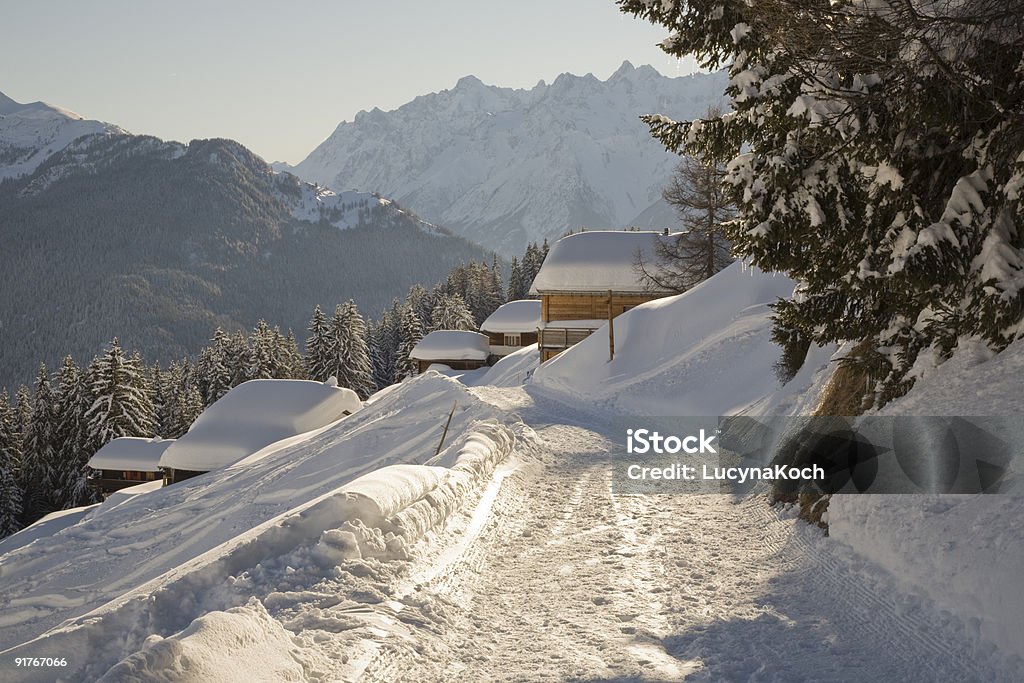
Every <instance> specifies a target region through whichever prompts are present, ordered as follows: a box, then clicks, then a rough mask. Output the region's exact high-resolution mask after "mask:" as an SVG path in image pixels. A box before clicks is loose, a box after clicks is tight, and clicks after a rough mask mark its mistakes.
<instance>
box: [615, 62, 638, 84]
mask: <svg viewBox="0 0 1024 683" xmlns="http://www.w3.org/2000/svg"><path fill="white" fill-rule="evenodd" d="M635 70H636V67H635V66H633V62H631V61H629V60H628V59H626V60H623V62H622V65H621V66H619V68H618V69H616V70H615V72H614V73H613V74H612V75H611V78H609V80H611V79H612V78H622V77H623V76H628V75H629V74H631V73H633V71H635Z"/></svg>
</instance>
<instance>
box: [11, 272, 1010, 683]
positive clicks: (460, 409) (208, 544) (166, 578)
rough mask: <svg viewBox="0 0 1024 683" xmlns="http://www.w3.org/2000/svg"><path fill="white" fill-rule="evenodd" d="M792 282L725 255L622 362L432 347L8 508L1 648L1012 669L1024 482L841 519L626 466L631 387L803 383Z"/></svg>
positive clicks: (304, 663)
mask: <svg viewBox="0 0 1024 683" xmlns="http://www.w3.org/2000/svg"><path fill="white" fill-rule="evenodd" d="M791 288H792V283H790V282H788V281H787V280H785V279H784V278H779V277H777V276H771V275H765V274H761V273H758V272H756V271H750V270H744V269H743V268H742V267H741V266H738V265H737V266H733V267H731V268H730V269H727V270H726V271H723V272H722V273H721V274H719V275H718V276H716V277H715V278H714V279H712V280H711V281H709V282H708V283H705V284H704V285H702V286H701V287H699V288H696V289H694V290H692V291H691V292H689V293H687V294H684V295H681V296H679V297H673V298H671V299H664V300H661V301H657V302H652V303H651V304H645V305H644V306H641V307H638V308H637V309H634V310H632V311H630V312H628V313H626V314H624V315H623V316H621V317H620V318H619V319H617V321H616V323H617V325H620V327H617V328H616V332H617V334H616V339H617V341H618V342H619V344H620V346H619V348H618V351H617V354H616V360H615V361H614V362H612V363H609V362H607V359H606V357H605V355H604V353H605V352H606V349H607V347H606V345H605V344H606V338H602V335H601V333H600V332H599V333H598V334H597V335H596V337H597V338H596V339H591V340H588V341H586V342H584V343H582V344H579V345H578V346H576V347H574V348H573V349H571V350H569V351H567V352H566V353H564V354H563V355H561V356H559V357H558V358H557V359H556V360H555V361H552V362H549V363H547V364H546V365H545V366H544V367H542V368H539V369H538V368H537V367H536V363H537V351H536V348H535V347H533V348H530V349H524V350H522V351H519V352H517V353H514V354H512V355H510V356H508V357H506V358H504V359H502V360H501V361H499V363H497V364H496V365H495V366H494V367H493V368H486V369H481V370H478V371H473V372H471V373H462V374H460V375H459V378H460V380H461V383H460V382H459V381H455V380H454V379H452V378H449V377H444V376H442V375H440V374H438V373H434V372H429V373H426V374H425V375H424V376H422V377H419V378H416V379H414V380H412V381H408V382H404V383H402V384H400V385H397V386H395V387H390V388H388V389H387V390H385V391H383V392H380V393H379V394H378V395H376V396H374V397H371V399H370V400H369V401H367V402H366V404H365V405H364V407H363V408H362V409H361V410H360V411H358V412H357V413H355V414H354V415H352V416H351V417H348V418H346V419H343V420H340V421H337V422H333V423H330V424H327V425H326V426H323V427H320V428H317V429H314V430H312V431H309V432H305V433H302V434H297V435H294V436H292V437H290V438H288V439H285V440H283V441H278V442H275V443H274V444H272V445H270V446H267V447H266V448H264V449H263V450H261V451H259V452H257V453H256V454H254V455H251V456H249V457H247V458H244V459H242V460H240V461H238V462H236V463H235V464H234V465H232V466H230V467H228V468H226V469H223V470H220V471H218V472H213V473H210V474H207V475H203V476H200V477H197V478H195V479H192V480H189V481H186V482H184V483H181V484H176V485H173V486H170V487H166V488H158V489H156V490H152V488H151V489H148V490H147V491H144V492H141V491H140V492H138V493H137V494H136V495H126V496H124V497H122V498H121V499H119V500H116V501H115V500H114V499H113V498H111V499H110V500H108V501H107V502H106V503H104V504H103V505H100V506H93V508H90V509H86V510H84V511H73V512H70V513H68V514H67V515H66V517H68V518H70V519H71V522H70V523H69V524H68V525H67V526H64V528H61V529H59V530H56V531H53V533H52V535H49V536H47V535H45V534H44V533H38V530H37V532H33V534H32V535H31V540H30V541H29V542H28V543H22V544H20V547H15V548H13V549H10V550H8V549H7V548H5V547H4V546H5V545H6V544H7V543H8V542H10V541H14V540H15V539H17V538H18V536H20V535H21V534H18V535H15V536H13V537H11V539H8V541H5V542H4V544H0V552H4V554H2V555H0V579H2V580H0V606H2V612H0V647H4V648H8V649H6V650H4V651H2V652H0V663H2V665H3V666H5V667H7V666H9V663H10V662H11V661H12V658H13V657H15V656H35V657H45V656H58V657H67V658H68V660H69V666H68V667H67V668H66V669H64V670H62V671H60V672H55V671H54V670H53V669H45V668H37V669H24V670H21V671H18V676H19V679H18V680H52V679H53V678H54V677H55V675H56V674H57V673H59V674H61V675H63V676H65V677H66V678H67V679H68V680H90V681H91V680H97V679H101V680H111V681H117V680H132V679H133V677H136V678H142V679H145V680H169V681H170V680H174V681H210V680H216V681H245V682H246V683H248V682H249V681H252V680H259V679H261V678H267V677H271V678H273V679H276V680H308V681H333V680H354V679H361V680H367V681H394V680H495V679H497V680H566V679H573V680H607V679H626V680H680V679H681V678H683V677H685V678H686V679H687V680H695V681H701V680H708V681H719V680H759V681H793V680H849V681H864V680H899V681H935V680H985V681H1015V680H1021V679H1022V677H1024V669H1022V664H1021V659H1020V655H1021V652H1022V651H1021V649H1020V641H1019V634H1020V633H1021V623H1020V618H1019V615H1020V614H1021V610H1020V608H1019V597H1018V596H1019V595H1020V594H1021V591H1020V590H1019V588H1020V583H1019V572H1018V571H1017V567H1019V565H1020V560H1021V558H1020V557H1019V554H1020V549H1021V548H1022V547H1024V543H1022V535H1024V532H1022V528H1024V525H1022V524H1020V521H1021V514H1022V512H1024V510H1022V508H1021V506H1020V499H1019V498H1018V499H1014V498H1012V497H1004V496H995V497H990V498H988V499H979V498H977V497H974V498H964V499H956V500H953V499H952V498H954V497H948V496H946V497H923V496H921V497H899V496H889V497H885V498H884V499H871V498H867V497H864V498H856V497H846V498H843V499H842V500H840V499H839V498H838V497H835V498H833V501H832V506H833V507H832V508H831V509H830V511H829V514H830V520H831V522H832V525H833V534H832V536H825V535H823V534H822V532H821V531H820V530H818V529H816V528H814V527H810V526H807V525H805V524H803V523H802V522H798V521H797V520H796V519H795V517H794V513H793V511H791V510H787V509H770V508H768V507H767V505H766V504H765V503H766V501H765V499H764V498H763V497H760V496H753V497H750V498H747V499H742V500H739V499H736V498H734V497H732V496H725V495H674V496H673V495H647V496H638V495H622V494H619V493H616V491H615V489H614V487H613V486H612V482H611V472H612V468H611V464H612V460H613V458H614V457H615V453H616V448H617V447H616V446H615V443H616V442H617V438H616V437H618V436H620V435H618V434H616V433H615V427H614V426H613V421H612V420H611V419H610V418H611V417H612V416H613V415H616V414H622V413H630V414H639V413H642V412H643V411H645V410H650V411H657V412H658V413H660V414H663V415H664V414H668V415H671V414H676V415H680V414H683V415H685V414H688V413H689V412H690V411H693V412H692V414H695V415H707V414H725V413H728V412H746V413H748V414H757V412H759V411H763V412H777V413H797V412H806V411H808V410H811V409H813V407H814V405H815V403H816V401H817V397H818V395H819V394H820V391H821V387H822V386H823V384H824V383H825V382H826V381H827V380H828V378H829V376H830V373H831V372H832V371H833V370H834V367H835V364H834V363H832V362H830V361H831V360H833V355H834V354H835V353H836V350H835V349H832V348H820V349H813V350H812V351H811V353H810V354H809V359H808V362H807V363H806V364H805V368H804V369H803V370H801V372H800V373H799V374H798V375H797V377H796V378H795V379H794V380H792V381H791V382H790V383H788V384H786V385H785V386H781V387H780V386H779V383H778V380H777V379H776V378H775V375H774V372H773V370H772V364H773V363H774V361H775V359H776V358H777V353H778V350H777V349H776V348H775V347H774V345H772V344H771V342H770V339H768V329H769V324H770V323H769V320H768V318H767V310H766V304H767V303H769V302H770V301H771V300H773V299H774V297H776V296H783V295H786V294H787V293H788V291H791ZM620 330H621V333H620ZM1019 352H1020V348H1019V347H1018V346H1015V347H1011V350H1010V351H1008V352H1007V353H1006V354H1003V355H1000V356H996V357H994V358H989V359H987V360H982V359H981V358H980V357H979V356H977V355H976V354H975V355H974V356H970V352H969V351H968V350H967V349H965V350H964V354H965V356H964V357H961V358H957V357H955V358H954V360H953V361H949V362H948V363H947V364H945V365H942V366H939V367H938V368H932V369H930V370H928V369H927V368H925V369H922V374H923V377H922V379H921V382H920V383H919V385H918V387H917V388H915V390H914V391H913V392H911V394H910V395H908V396H907V397H905V398H904V399H902V401H903V402H905V403H906V405H907V406H910V407H911V409H913V406H928V407H929V408H931V409H933V410H935V411H937V412H938V411H942V410H943V409H944V408H945V407H946V406H947V405H949V406H952V407H951V408H949V409H951V410H952V409H959V408H958V407H957V405H956V404H954V403H950V401H951V400H952V398H951V397H955V396H956V393H957V392H956V391H955V388H956V387H957V386H962V387H970V386H972V382H973V379H974V378H982V380H981V381H983V382H984V383H985V384H984V385H981V384H979V385H978V386H977V387H976V388H975V389H972V390H971V391H972V392H973V393H972V394H971V395H972V396H973V397H974V402H973V405H974V407H975V409H976V410H978V411H982V412H989V411H991V410H994V407H993V406H992V405H991V404H987V403H981V402H979V401H987V400H989V399H991V400H1001V399H1002V398H1007V397H1009V396H1010V395H1011V394H1012V390H1011V389H1010V388H1008V385H1009V384H1010V383H1012V382H1014V380H1015V378H1016V376H1017V375H1015V374H1014V373H1015V372H1016V369H1017V368H1018V367H1019V366H1018V361H1019ZM243 386H244V385H243ZM270 386H273V385H270ZM947 397H950V398H947ZM453 402H455V404H456V411H455V413H454V416H453V419H452V424H451V428H450V430H449V434H448V438H447V440H446V442H445V443H444V444H443V447H442V449H441V451H440V454H439V455H437V456H435V455H434V453H435V451H436V450H437V448H438V443H439V441H440V438H441V432H442V429H443V426H444V422H445V420H446V418H447V416H448V411H449V410H450V409H451V406H452V403H453ZM943 402H946V403H943ZM899 403H900V402H897V403H894V404H893V410H897V409H898V408H899ZM112 501H113V502H112ZM51 521H54V520H51ZM31 529H32V528H30V530H31ZM26 531H29V530H26ZM22 533H25V532H22ZM10 670H11V669H10V668H3V669H0V671H3V672H4V673H7V672H8V671H10Z"/></svg>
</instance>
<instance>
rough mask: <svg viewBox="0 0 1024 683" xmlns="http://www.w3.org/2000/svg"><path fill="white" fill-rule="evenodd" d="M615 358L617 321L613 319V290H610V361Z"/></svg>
mask: <svg viewBox="0 0 1024 683" xmlns="http://www.w3.org/2000/svg"><path fill="white" fill-rule="evenodd" d="M613 360H615V323H614V322H613V319H612V290H610V289H609V290H608V362H609V363H610V362H612V361H613Z"/></svg>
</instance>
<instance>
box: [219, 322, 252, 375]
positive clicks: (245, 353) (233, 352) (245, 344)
mask: <svg viewBox="0 0 1024 683" xmlns="http://www.w3.org/2000/svg"><path fill="white" fill-rule="evenodd" d="M251 356H252V350H251V349H250V348H249V341H248V340H247V339H246V338H245V335H244V334H243V333H242V331H241V330H239V331H237V332H235V333H234V334H233V335H231V336H229V337H228V338H227V339H226V340H225V344H224V365H225V367H227V370H228V372H229V373H230V375H231V382H230V385H229V389H231V388H234V387H237V386H238V385H239V384H241V383H242V382H245V381H246V380H249V379H253V378H252V377H250V376H249V369H250V362H251Z"/></svg>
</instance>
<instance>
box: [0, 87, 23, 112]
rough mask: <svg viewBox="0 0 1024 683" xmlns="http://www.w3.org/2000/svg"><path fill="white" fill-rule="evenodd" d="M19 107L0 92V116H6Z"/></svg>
mask: <svg viewBox="0 0 1024 683" xmlns="http://www.w3.org/2000/svg"><path fill="white" fill-rule="evenodd" d="M20 106H21V105H20V104H18V103H17V102H15V101H14V100H12V99H11V98H10V97H8V96H7V95H5V94H3V93H2V92H0V114H7V113H8V112H10V111H13V110H14V109H16V108H18V107H20Z"/></svg>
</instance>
